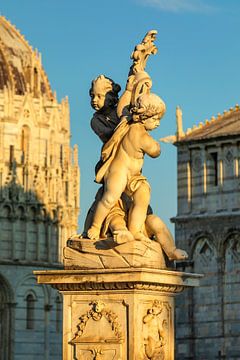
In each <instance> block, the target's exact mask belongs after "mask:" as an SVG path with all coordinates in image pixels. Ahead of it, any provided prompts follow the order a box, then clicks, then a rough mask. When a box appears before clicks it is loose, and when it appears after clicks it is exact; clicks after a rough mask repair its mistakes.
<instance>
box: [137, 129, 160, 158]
mask: <svg viewBox="0 0 240 360" xmlns="http://www.w3.org/2000/svg"><path fill="white" fill-rule="evenodd" d="M140 141H141V149H142V150H143V151H144V152H145V153H146V154H148V155H149V156H151V157H152V158H156V157H158V156H159V155H160V154H161V148H160V144H159V143H158V142H157V141H156V140H154V139H153V138H152V137H151V136H150V135H149V134H148V133H145V134H144V135H143V136H142V137H141V140H140Z"/></svg>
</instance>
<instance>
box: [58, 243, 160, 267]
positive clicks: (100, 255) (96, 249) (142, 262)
mask: <svg viewBox="0 0 240 360" xmlns="http://www.w3.org/2000/svg"><path fill="white" fill-rule="evenodd" d="M63 255H64V259H63V263H64V268H65V269H116V268H132V267H134V268H145V267H146V268H153V269H165V268H166V261H165V257H164V255H163V251H162V248H161V246H160V245H159V243H158V242H156V241H152V240H151V241H149V242H143V241H139V240H133V241H127V242H124V243H122V244H117V243H116V242H115V241H114V240H113V239H112V238H109V239H103V240H90V239H79V238H78V237H72V238H71V239H69V240H68V241H67V246H66V247H65V248H64V250H63Z"/></svg>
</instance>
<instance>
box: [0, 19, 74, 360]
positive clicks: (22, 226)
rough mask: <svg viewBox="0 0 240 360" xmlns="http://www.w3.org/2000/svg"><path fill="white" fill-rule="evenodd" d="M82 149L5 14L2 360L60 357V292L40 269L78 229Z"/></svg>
mask: <svg viewBox="0 0 240 360" xmlns="http://www.w3.org/2000/svg"><path fill="white" fill-rule="evenodd" d="M79 177H80V174H79V167H78V150H77V147H76V146H74V148H73V149H71V147H70V116H69V104H68V99H67V98H65V99H63V100H62V101H61V102H60V103H59V102H58V101H57V99H56V95H55V94H54V93H53V92H52V90H51V87H50V84H49V81H48V78H47V76H46V74H45V72H44V69H43V67H42V64H41V55H40V54H39V53H38V52H37V50H33V49H32V47H31V46H30V45H29V44H28V43H27V41H26V40H25V39H24V37H23V36H22V35H21V34H20V32H19V31H18V30H17V29H16V28H15V27H14V26H12V25H11V24H10V23H9V21H7V20H6V19H5V18H4V17H2V16H1V17H0V359H1V360H32V359H36V360H47V359H59V360H60V359H61V315H62V314H61V306H62V304H61V298H60V296H59V295H58V293H57V292H56V291H54V290H53V289H51V288H50V287H47V286H45V285H36V281H35V278H34V276H33V274H32V273H33V270H39V269H43V268H48V269H51V268H56V267H61V258H62V248H63V246H64V243H65V241H66V240H67V238H68V237H69V236H70V235H71V234H72V233H76V231H77V218H78V213H79Z"/></svg>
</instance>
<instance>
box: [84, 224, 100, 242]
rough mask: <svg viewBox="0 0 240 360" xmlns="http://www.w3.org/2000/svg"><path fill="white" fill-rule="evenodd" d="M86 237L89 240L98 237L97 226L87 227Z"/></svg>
mask: <svg viewBox="0 0 240 360" xmlns="http://www.w3.org/2000/svg"><path fill="white" fill-rule="evenodd" d="M87 234H88V237H89V239H91V240H97V239H99V235H100V230H99V228H98V227H97V226H94V225H92V226H91V227H90V228H89V229H88V232H87Z"/></svg>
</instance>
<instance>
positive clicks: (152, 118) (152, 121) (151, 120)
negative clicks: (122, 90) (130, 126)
mask: <svg viewBox="0 0 240 360" xmlns="http://www.w3.org/2000/svg"><path fill="white" fill-rule="evenodd" d="M165 111H166V105H165V103H164V102H163V100H162V99H161V98H160V97H159V96H158V95H155V94H151V93H149V94H144V95H141V96H139V97H138V98H137V100H136V103H135V106H134V107H133V108H132V109H131V112H132V114H133V121H135V122H141V123H143V124H144V126H145V129H146V130H153V129H155V128H156V127H158V126H159V124H160V119H161V118H162V117H163V115H164V113H165Z"/></svg>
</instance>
